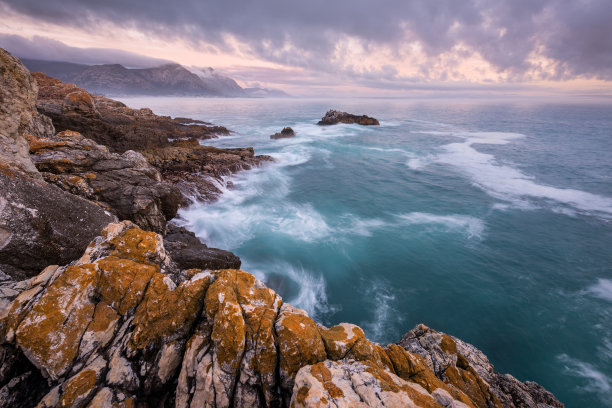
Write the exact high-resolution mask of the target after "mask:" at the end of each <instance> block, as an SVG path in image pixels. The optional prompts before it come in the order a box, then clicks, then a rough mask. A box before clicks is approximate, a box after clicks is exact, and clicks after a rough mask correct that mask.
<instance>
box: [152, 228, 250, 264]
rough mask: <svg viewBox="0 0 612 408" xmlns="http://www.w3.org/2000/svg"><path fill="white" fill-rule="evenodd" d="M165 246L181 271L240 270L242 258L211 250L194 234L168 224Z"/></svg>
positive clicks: (219, 250) (227, 252) (226, 252)
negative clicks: (195, 269)
mask: <svg viewBox="0 0 612 408" xmlns="http://www.w3.org/2000/svg"><path fill="white" fill-rule="evenodd" d="M164 246H165V247H166V249H167V250H168V252H169V253H170V255H171V257H172V260H173V261H174V262H175V263H176V264H177V266H178V268H179V269H194V268H197V269H238V268H240V264H241V261H240V258H238V257H237V256H236V255H234V254H233V253H231V252H229V251H224V250H222V249H217V248H209V247H207V246H206V245H205V244H203V243H202V242H201V241H200V240H199V239H198V238H197V237H196V236H195V234H194V233H193V232H191V231H188V230H187V229H185V228H183V227H178V226H176V225H173V224H168V229H167V232H166V236H164Z"/></svg>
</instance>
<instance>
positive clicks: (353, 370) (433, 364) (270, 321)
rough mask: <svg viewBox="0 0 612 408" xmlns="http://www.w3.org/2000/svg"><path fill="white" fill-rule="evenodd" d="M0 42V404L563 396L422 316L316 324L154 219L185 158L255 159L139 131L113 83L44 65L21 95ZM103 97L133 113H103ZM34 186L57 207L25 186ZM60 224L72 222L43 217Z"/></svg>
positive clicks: (473, 403)
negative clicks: (380, 328) (379, 327)
mask: <svg viewBox="0 0 612 408" xmlns="http://www.w3.org/2000/svg"><path fill="white" fill-rule="evenodd" d="M0 57H2V60H1V61H2V67H1V70H0V73H1V74H2V77H1V78H0V88H3V91H2V93H0V95H2V98H3V99H2V106H5V105H11V106H12V107H15V106H17V107H16V108H13V109H12V110H7V109H5V110H2V111H1V113H2V115H1V116H0V131H1V132H0V137H1V138H2V139H1V140H2V145H1V146H0V147H1V148H2V153H1V154H2V155H3V156H2V157H5V156H6V157H7V159H6V161H5V160H4V158H3V161H2V167H0V170H1V171H0V183H2V185H0V187H1V188H2V190H1V191H2V193H1V194H2V195H1V196H0V208H1V209H2V216H1V217H0V278H1V279H0V367H1V368H0V407H9V406H23V407H29V406H38V407H58V406H62V407H109V406H117V407H136V406H138V407H147V406H176V407H230V406H235V407H288V406H291V407H328V406H338V407H340V406H341V407H378V406H389V407H457V408H459V407H533V408H546V407H562V406H563V405H562V404H561V403H560V402H559V401H557V400H556V399H555V397H554V396H553V395H552V394H550V393H549V392H547V391H546V390H544V389H543V388H542V387H541V386H539V385H537V384H536V383H532V382H526V383H521V382H519V381H518V380H516V379H514V378H513V377H511V376H509V375H501V374H499V373H497V372H495V371H494V369H493V366H492V365H491V364H490V363H489V362H488V360H487V359H486V357H485V356H484V355H483V354H482V353H481V352H480V351H478V350H477V349H476V348H475V347H473V346H471V345H469V344H467V343H464V342H462V341H460V340H459V339H456V338H454V337H452V336H448V335H446V334H443V333H439V332H436V331H434V330H432V329H429V328H427V327H425V326H422V325H421V326H417V327H416V328H414V329H413V330H412V331H410V332H408V333H407V334H406V335H405V336H404V337H403V338H402V339H401V340H400V341H399V343H398V344H389V345H386V346H382V345H380V344H377V343H374V342H371V341H370V340H368V339H367V338H366V336H365V334H364V332H363V330H362V329H361V328H359V327H358V326H355V325H353V324H349V323H340V324H338V325H336V326H333V327H330V328H328V327H325V326H323V325H321V324H318V323H316V322H315V321H314V320H312V319H311V318H310V317H309V316H308V314H307V313H306V312H305V311H303V310H300V309H297V308H294V307H292V306H291V305H289V304H288V303H285V302H284V301H283V300H282V298H281V297H280V296H279V295H278V294H276V293H275V292H274V291H273V290H271V289H269V288H267V287H266V286H265V285H264V284H263V283H262V282H260V281H258V280H257V279H255V278H254V277H253V275H251V274H249V273H248V272H245V271H242V270H240V269H238V268H239V266H240V263H239V260H237V259H235V258H232V256H233V255H232V254H230V253H227V252H225V251H221V252H220V250H214V249H211V248H207V247H206V246H205V245H204V244H202V243H198V242H197V241H198V240H197V238H195V236H193V234H190V233H189V232H188V231H186V230H182V229H180V228H178V227H175V226H172V225H170V226H169V227H168V226H167V225H166V222H167V221H168V220H169V219H171V218H172V217H173V216H174V214H175V212H176V208H178V206H179V205H180V204H181V203H182V201H184V197H182V196H181V194H180V193H181V189H177V187H176V186H175V185H176V184H177V183H178V182H184V183H191V184H190V185H191V186H192V187H193V186H195V187H193V188H194V189H196V190H197V188H198V183H197V182H194V181H193V180H189V177H197V176H195V175H192V173H195V172H200V173H205V175H208V177H213V178H214V177H219V178H220V177H222V176H224V175H227V174H230V173H232V172H235V171H239V170H244V169H248V168H250V167H252V166H257V165H260V164H262V163H265V161H267V160H268V158H266V157H259V158H258V156H255V155H254V152H253V150H252V149H236V150H224V149H215V148H208V147H205V146H200V145H199V143H198V142H197V140H194V139H193V138H191V140H179V141H170V140H168V137H169V134H172V131H169V132H168V133H166V134H165V136H164V133H163V131H162V130H160V129H158V132H157V133H153V134H152V139H153V140H154V142H152V143H151V144H147V145H146V147H145V148H143V147H142V146H140V147H139V146H137V143H136V142H135V140H140V138H143V137H145V134H146V132H145V131H144V130H142V129H144V128H146V127H147V126H149V125H150V124H151V122H152V121H155V120H157V119H155V118H154V117H153V116H150V115H152V112H151V113H149V112H148V111H145V112H144V113H143V115H144V116H145V117H146V119H145V120H144V122H141V121H140V120H139V119H135V118H136V117H138V114H137V112H135V111H134V110H130V109H129V108H127V107H125V106H121V105H114V106H116V108H117V110H114V111H113V110H112V109H111V111H112V112H113V113H112V114H111V113H109V112H108V111H106V113H103V112H104V111H105V109H108V108H106V107H104V106H110V105H112V103H111V102H109V101H110V100H100V102H99V101H98V99H96V98H97V97H93V96H92V95H89V94H87V93H83V92H84V91H82V90H80V91H79V90H75V89H74V88H72V87H70V86H69V84H63V83H61V82H56V81H54V80H53V81H52V80H51V79H47V78H48V77H47V78H45V77H41V78H42V82H43V84H44V83H47V85H40V84H39V85H40V86H41V90H42V92H43V96H42V97H41V96H40V95H39V96H38V108H39V112H36V110H35V103H36V101H37V98H36V92H37V84H36V82H35V81H34V80H33V79H32V78H31V77H30V76H29V73H28V72H27V70H25V68H23V66H21V65H20V63H19V61H18V60H16V59H14V58H12V57H11V56H10V55H8V53H6V52H5V51H4V50H0ZM44 81H46V82H44ZM49 83H51V85H49ZM14 84H22V85H19V86H14ZM10 86H13V88H9V87H10ZM45 86H46V88H45ZM66 88H70V90H69V89H66ZM60 90H61V92H60ZM68 91H69V92H68ZM81 91H82V92H81ZM45 95H47V96H45ZM49 95H54V96H53V97H50V96H49ZM19 101H22V102H19ZM23 101H25V102H23ZM60 101H61V103H60ZM18 102H19V103H21V105H17V103H18ZM90 102H91V103H90ZM117 104H119V103H117ZM46 113H50V114H51V115H50V116H51V119H52V120H53V121H52V123H51V121H49V119H47V118H46V117H45V116H43V114H46ZM115 114H117V115H119V114H121V115H125V117H127V119H126V120H130V121H131V122H129V123H130V125H135V127H136V128H138V126H140V125H142V128H141V130H136V131H134V132H133V133H129V132H128V133H123V134H122V132H123V131H124V130H125V127H122V126H123V124H122V122H121V121H118V120H117V121H112V120H108V119H106V120H104V119H101V118H104V117H107V118H108V117H109V116H111V117H115V116H114V115H115ZM105 115H106V116H105ZM16 118H17V119H16ZM171 122H174V123H176V121H175V120H172V119H171V118H167V119H163V123H166V124H169V123H171ZM68 124H70V125H73V126H74V128H73V129H68V128H63V127H62V126H67V125H68ZM204 126H206V125H204ZM54 127H55V129H54ZM56 129H57V130H60V132H59V133H57V134H56V133H55V130H56ZM176 129H178V130H182V127H180V126H179V127H177V128H176ZM178 130H176V131H178ZM90 131H91V134H89V133H88V132H90ZM185 131H188V130H185ZM202 131H203V130H200V131H198V132H202ZM140 132H141V133H140ZM132 135H136V136H135V138H134V139H130V137H131V136H132ZM164 137H165V140H164ZM104 142H107V143H108V145H107V144H105V143H104ZM5 146H11V148H5ZM12 146H15V147H12ZM198 146H200V147H198ZM129 147H133V148H134V150H131V149H130V148H129ZM135 150H139V151H138V152H137V151H135ZM181 177H185V181H181V180H182V179H181ZM169 181H171V182H170V183H169ZM175 181H176V182H175ZM183 187H184V188H187V187H185V186H183ZM36 189H39V190H40V191H41V193H40V195H41V197H42V195H43V194H46V196H47V197H50V198H52V199H53V200H55V201H57V202H59V203H64V202H65V203H66V204H65V208H64V207H59V209H58V211H60V213H59V214H56V212H55V211H49V210H48V208H49V207H50V205H55V204H54V201H51V203H49V202H44V200H43V199H42V198H41V199H39V200H38V201H36V200H34V201H33V202H30V201H27V202H26V201H25V200H26V199H31V197H30V196H29V195H28V194H26V191H38V190H36ZM164 191H165V192H166V194H162V193H163V192H164ZM202 195H203V197H204V198H205V197H209V196H207V195H206V191H204V192H203V193H202ZM28 197H29V198H28ZM32 197H36V195H33V196H32ZM20 200H21V201H20ZM70 206H72V207H70ZM50 208H54V207H50ZM7 209H9V210H10V211H8V210H7ZM45 209H47V211H45ZM19 211H21V212H19ZM143 211H144V212H143ZM18 214H21V215H19V217H22V218H18ZM28 214H29V215H28ZM28 217H29V218H28ZM71 217H72V218H71ZM64 224H65V225H67V226H69V227H70V228H71V229H72V230H73V231H74V232H72V233H71V232H63V231H58V232H56V230H57V229H58V228H60V227H61V226H62V225H64ZM28 226H31V227H28ZM25 227H28V228H25ZM147 229H148V230H147ZM79 231H80V232H81V236H79V239H78V240H75V236H76V234H78V232H79ZM160 233H162V234H166V236H165V237H164V236H162V234H160ZM37 234H38V235H37ZM73 234H74V235H73ZM28 239H32V240H33V241H32V242H34V243H36V245H37V246H32V245H33V244H32V245H31V246H30V247H28V246H27V245H25V244H22V243H23V242H26V243H27V240H28ZM45 239H47V240H50V241H45ZM16 243H17V244H16ZM18 244H19V245H18ZM20 245H22V246H20ZM60 246H61V248H67V249H69V251H64V252H63V253H62V256H61V257H57V256H56V257H55V258H54V257H53V253H54V252H57V251H56V250H55V248H58V247H60ZM47 247H48V248H49V250H47V251H46V252H45V251H43V250H44V249H45V248H47ZM207 249H209V250H213V253H214V254H213V255H214V256H216V258H214V259H215V262H213V263H206V259H207V258H206V250H207ZM215 251H217V252H215ZM201 254H204V255H201ZM209 255H210V254H209ZM28 257H32V258H35V259H36V261H37V263H35V264H27V261H28V260H27V258H28ZM26 264H27V265H28V268H24V267H23V266H24V265H26ZM58 265H62V266H58ZM16 271H19V272H16ZM26 277H29V279H25V280H24V278H26Z"/></svg>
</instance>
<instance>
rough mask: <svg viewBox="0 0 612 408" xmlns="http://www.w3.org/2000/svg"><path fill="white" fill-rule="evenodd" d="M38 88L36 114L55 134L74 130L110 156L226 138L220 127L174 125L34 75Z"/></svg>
mask: <svg viewBox="0 0 612 408" xmlns="http://www.w3.org/2000/svg"><path fill="white" fill-rule="evenodd" d="M32 75H33V76H34V78H35V79H36V81H37V82H38V86H39V88H40V90H39V94H38V102H37V106H38V110H39V111H40V112H41V113H43V114H45V115H48V116H49V117H50V118H51V119H52V120H53V125H54V126H55V128H56V129H57V130H58V131H64V130H73V131H77V132H80V133H82V134H84V135H86V136H87V137H88V138H90V139H93V140H94V141H96V142H97V143H99V144H102V145H104V146H107V147H108V148H109V149H110V150H111V151H113V152H119V153H122V152H124V151H126V150H140V149H146V148H150V147H160V146H164V145H167V144H168V143H169V139H181V138H196V139H211V138H215V137H217V135H219V134H229V131H228V130H227V129H226V128H224V127H222V126H208V125H205V124H189V125H187V124H185V123H197V121H194V120H192V119H188V118H180V119H181V120H180V121H176V120H174V119H172V118H171V117H169V116H158V115H155V114H154V113H153V112H152V111H151V109H147V108H143V109H131V108H128V107H127V106H126V105H125V104H123V103H121V102H119V101H115V100H112V99H109V98H105V97H103V96H99V95H91V94H89V93H88V92H86V91H85V90H83V89H81V88H79V87H77V86H76V85H74V84H67V83H64V82H62V81H60V80H59V79H55V78H51V77H48V76H46V75H45V74H42V73H39V72H35V73H33V74H32Z"/></svg>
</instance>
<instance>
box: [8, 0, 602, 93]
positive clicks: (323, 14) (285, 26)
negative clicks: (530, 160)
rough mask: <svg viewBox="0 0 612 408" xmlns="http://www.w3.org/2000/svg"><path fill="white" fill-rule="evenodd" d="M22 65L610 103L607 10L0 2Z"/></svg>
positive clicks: (399, 0) (579, 2)
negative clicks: (209, 73) (604, 97)
mask: <svg viewBox="0 0 612 408" xmlns="http://www.w3.org/2000/svg"><path fill="white" fill-rule="evenodd" d="M0 16H2V18H0V46H1V47H3V48H7V49H8V50H9V51H11V52H13V53H14V54H16V55H19V56H22V57H28V58H41V59H61V60H68V61H74V62H82V63H89V64H96V63H104V62H119V63H123V64H125V65H130V66H152V65H159V64H160V63H163V61H166V60H171V61H176V62H179V63H181V64H183V65H191V66H212V67H214V68H216V69H217V70H219V71H221V72H223V73H227V74H229V75H232V76H233V77H234V78H236V79H237V80H239V81H240V83H241V84H242V85H253V84H261V85H263V86H271V87H278V88H283V89H285V90H288V91H290V92H292V93H294V94H302V95H315V94H318V93H320V94H336V93H337V94H341V95H362V94H363V95H389V96H403V95H410V94H412V93H415V92H417V93H421V94H423V93H428V92H434V93H435V92H453V91H455V90H456V91H461V92H466V91H469V92H476V93H489V92H490V93H521V94H530V93H542V92H544V93H550V94H559V93H561V94H566V93H570V94H571V93H580V94H612V23H611V20H612V1H611V0H573V1H572V0H507V1H494V0H461V1H457V0H378V1H374V0H372V1H364V0H340V1H334V0H325V1H322V0H308V1H289V0H257V1H252V0H220V1H217V0H207V1H203V0H183V1H181V0H174V1H155V0H104V1H87V0H61V1H60V0H44V1H43V0H0Z"/></svg>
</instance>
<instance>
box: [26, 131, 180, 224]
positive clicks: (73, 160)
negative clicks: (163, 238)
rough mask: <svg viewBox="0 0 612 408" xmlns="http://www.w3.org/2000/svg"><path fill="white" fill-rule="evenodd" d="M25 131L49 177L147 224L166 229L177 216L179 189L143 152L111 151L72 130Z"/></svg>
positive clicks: (122, 216) (37, 162) (35, 158)
mask: <svg viewBox="0 0 612 408" xmlns="http://www.w3.org/2000/svg"><path fill="white" fill-rule="evenodd" d="M27 136H28V140H29V142H30V153H31V157H32V160H33V162H34V164H35V165H36V167H37V168H38V170H39V171H40V172H41V174H42V175H43V177H44V179H45V180H46V181H48V182H50V183H53V184H56V185H57V186H59V187H61V188H62V189H64V190H66V191H68V192H70V193H73V194H76V195H79V196H81V197H84V198H87V199H88V200H92V201H95V202H97V203H98V204H101V205H102V207H104V208H105V209H107V210H109V211H110V212H112V213H113V214H116V215H117V216H118V217H119V219H127V220H131V221H134V222H135V223H136V224H138V225H139V226H140V227H141V228H143V229H147V230H151V231H155V232H164V230H165V226H166V222H167V221H168V220H170V219H172V218H174V217H175V216H176V212H177V210H178V208H179V205H180V203H181V201H182V196H181V192H180V191H179V190H178V188H176V187H175V186H173V185H171V184H169V183H166V182H163V181H162V180H161V175H160V174H159V172H158V171H157V169H155V168H154V167H152V166H151V165H150V164H149V163H148V162H147V161H146V159H145V158H144V157H143V156H142V155H141V154H140V153H137V152H134V151H132V150H128V151H126V152H124V153H123V154H117V153H110V152H109V151H108V148H106V147H105V146H101V145H99V144H97V143H96V142H94V141H93V140H90V139H87V138H85V137H83V136H82V135H81V134H80V133H77V132H71V131H64V132H60V133H58V134H57V135H55V136H48V137H40V138H37V137H34V136H33V135H27Z"/></svg>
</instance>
